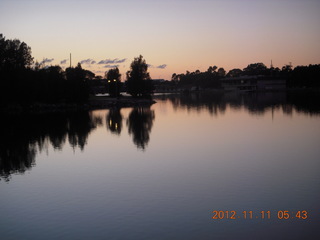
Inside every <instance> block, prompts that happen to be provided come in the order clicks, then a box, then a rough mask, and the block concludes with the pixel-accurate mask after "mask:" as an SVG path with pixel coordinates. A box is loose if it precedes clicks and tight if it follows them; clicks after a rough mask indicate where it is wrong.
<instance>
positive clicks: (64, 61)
mask: <svg viewBox="0 0 320 240" xmlns="http://www.w3.org/2000/svg"><path fill="white" fill-rule="evenodd" d="M68 60H69V59H64V60H62V61H60V64H62V65H64V64H66V63H67V61H68Z"/></svg>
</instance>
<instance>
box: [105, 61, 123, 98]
mask: <svg viewBox="0 0 320 240" xmlns="http://www.w3.org/2000/svg"><path fill="white" fill-rule="evenodd" d="M105 78H106V79H107V80H108V85H107V86H108V90H109V94H110V96H113V97H118V96H119V94H120V88H121V85H120V82H121V74H120V72H119V68H118V67H116V68H111V69H110V70H109V71H108V72H106V73H105Z"/></svg>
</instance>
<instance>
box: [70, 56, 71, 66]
mask: <svg viewBox="0 0 320 240" xmlns="http://www.w3.org/2000/svg"><path fill="white" fill-rule="evenodd" d="M70 68H71V53H70Z"/></svg>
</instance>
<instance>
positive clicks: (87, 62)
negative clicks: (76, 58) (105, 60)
mask: <svg viewBox="0 0 320 240" xmlns="http://www.w3.org/2000/svg"><path fill="white" fill-rule="evenodd" d="M95 63H96V61H95V60H93V59H90V58H88V59H85V60H81V61H80V64H95Z"/></svg>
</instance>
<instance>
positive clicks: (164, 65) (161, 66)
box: [156, 64, 167, 69]
mask: <svg viewBox="0 0 320 240" xmlns="http://www.w3.org/2000/svg"><path fill="white" fill-rule="evenodd" d="M166 67H167V64H162V65H159V66H157V67H156V68H160V69H165V68H166Z"/></svg>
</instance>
